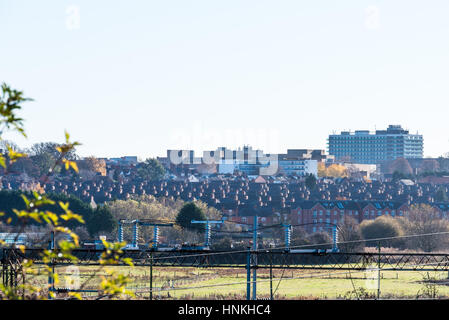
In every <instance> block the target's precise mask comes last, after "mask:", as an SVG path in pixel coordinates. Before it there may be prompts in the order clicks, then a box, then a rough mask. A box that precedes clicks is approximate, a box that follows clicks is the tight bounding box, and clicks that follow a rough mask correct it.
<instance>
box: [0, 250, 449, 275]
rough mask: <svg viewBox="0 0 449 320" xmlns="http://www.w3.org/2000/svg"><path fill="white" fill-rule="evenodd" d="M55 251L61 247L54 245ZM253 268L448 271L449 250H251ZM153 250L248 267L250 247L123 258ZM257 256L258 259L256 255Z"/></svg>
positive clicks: (85, 258)
mask: <svg viewBox="0 0 449 320" xmlns="http://www.w3.org/2000/svg"><path fill="white" fill-rule="evenodd" d="M43 250H44V249H32V248H29V249H25V253H23V252H22V251H20V250H19V249H11V248H6V249H3V250H2V251H0V252H1V255H2V256H1V257H0V258H1V261H2V265H7V264H8V263H9V262H8V261H10V260H11V259H12V258H11V257H14V261H16V262H17V261H19V260H23V259H31V260H33V261H34V262H35V263H36V264H39V263H43V262H42V253H43ZM54 251H55V252H57V251H58V249H54ZM102 252H103V250H99V249H75V250H73V252H72V254H73V255H74V256H75V257H77V258H78V262H77V263H78V264H80V265H98V264H99V256H100V255H101V253H102ZM249 252H250V254H251V268H259V269H260V268H270V266H271V267H272V268H274V269H284V268H285V269H324V270H364V269H367V268H369V267H371V266H372V265H376V266H377V264H378V263H379V266H380V268H381V269H382V270H385V271H388V270H396V271H416V270H420V271H448V270H449V253H387V252H382V253H377V252H329V251H326V250H315V251H313V252H312V251H310V252H288V251H285V250H276V249H264V250H257V251H255V250H250V251H249ZM150 253H152V254H153V266H163V267H180V266H182V267H202V268H245V267H246V264H247V253H248V251H247V250H241V251H203V250H172V251H159V250H154V249H127V250H123V253H122V254H121V257H122V258H131V259H133V262H134V264H135V265H137V266H149V265H150ZM256 258H257V259H256ZM54 264H55V265H65V264H67V265H69V264H73V262H72V261H70V260H67V259H63V258H56V259H55V261H54Z"/></svg>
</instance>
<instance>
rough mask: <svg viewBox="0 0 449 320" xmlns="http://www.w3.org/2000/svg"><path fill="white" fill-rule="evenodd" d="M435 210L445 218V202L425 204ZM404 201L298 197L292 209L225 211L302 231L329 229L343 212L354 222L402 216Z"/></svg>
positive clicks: (448, 209) (245, 220)
mask: <svg viewBox="0 0 449 320" xmlns="http://www.w3.org/2000/svg"><path fill="white" fill-rule="evenodd" d="M429 205H430V206H432V207H433V208H434V210H435V217H436V218H443V219H448V217H449V203H431V204H429ZM409 208H410V206H409V205H408V204H407V203H400V202H393V201H350V200H345V201H302V202H298V204H297V205H296V206H295V208H294V209H287V208H286V210H284V211H281V212H278V211H273V210H272V209H271V208H268V207H267V208H256V207H253V208H250V207H243V208H239V209H237V210H235V211H232V210H228V211H225V212H224V214H225V216H227V217H228V219H229V220H230V221H233V222H237V223H241V224H251V225H252V224H253V223H254V217H255V216H257V217H258V222H259V224H262V225H270V224H276V223H281V222H288V223H290V224H291V225H293V226H302V227H303V228H304V230H305V231H306V232H309V233H312V232H319V231H330V229H331V227H332V225H337V224H338V223H339V222H341V220H342V218H343V217H345V216H349V217H352V218H353V219H354V220H355V221H357V222H359V223H360V222H362V221H363V220H367V219H371V220H373V219H375V218H377V217H379V216H391V217H402V216H404V215H405V214H406V212H407V211H408V210H409Z"/></svg>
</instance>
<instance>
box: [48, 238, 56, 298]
mask: <svg viewBox="0 0 449 320" xmlns="http://www.w3.org/2000/svg"><path fill="white" fill-rule="evenodd" d="M48 249H49V250H51V251H53V250H54V249H55V232H54V231H52V232H51V233H50V242H49V244H48ZM50 265H51V269H52V272H53V274H50V275H48V299H49V300H51V298H52V297H51V294H50V291H53V292H54V290H55V283H54V275H55V264H54V261H53V258H52V259H51V262H50Z"/></svg>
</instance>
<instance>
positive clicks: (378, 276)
mask: <svg viewBox="0 0 449 320" xmlns="http://www.w3.org/2000/svg"><path fill="white" fill-rule="evenodd" d="M378 250H379V255H378V256H377V300H379V299H380V241H379V242H378Z"/></svg>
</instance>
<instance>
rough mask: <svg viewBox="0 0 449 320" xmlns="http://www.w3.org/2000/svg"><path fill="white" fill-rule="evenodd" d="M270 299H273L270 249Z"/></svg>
mask: <svg viewBox="0 0 449 320" xmlns="http://www.w3.org/2000/svg"><path fill="white" fill-rule="evenodd" d="M270 299H271V300H274V299H273V250H270Z"/></svg>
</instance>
